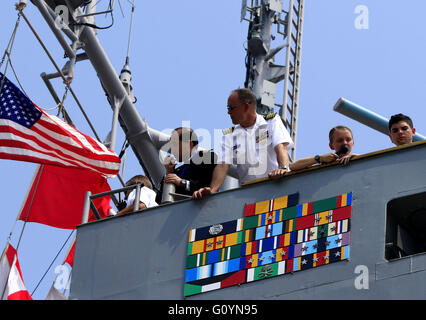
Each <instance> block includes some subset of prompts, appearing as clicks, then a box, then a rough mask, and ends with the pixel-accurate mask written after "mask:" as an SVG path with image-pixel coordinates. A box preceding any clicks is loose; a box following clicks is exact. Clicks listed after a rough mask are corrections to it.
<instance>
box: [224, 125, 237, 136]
mask: <svg viewBox="0 0 426 320" xmlns="http://www.w3.org/2000/svg"><path fill="white" fill-rule="evenodd" d="M234 129H235V127H231V128H228V129H224V130H222V133H223V135H225V134H229V133H232V132H234Z"/></svg>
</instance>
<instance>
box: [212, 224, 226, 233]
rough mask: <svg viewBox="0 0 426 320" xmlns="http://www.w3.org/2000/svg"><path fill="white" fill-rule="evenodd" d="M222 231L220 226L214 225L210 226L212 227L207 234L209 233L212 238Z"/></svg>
mask: <svg viewBox="0 0 426 320" xmlns="http://www.w3.org/2000/svg"><path fill="white" fill-rule="evenodd" d="M222 230H223V226H222V225H221V224H214V225H212V226H211V227H210V229H209V233H210V234H211V235H212V236H215V235H217V234H219V233H221V232H222Z"/></svg>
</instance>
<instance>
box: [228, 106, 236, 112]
mask: <svg viewBox="0 0 426 320" xmlns="http://www.w3.org/2000/svg"><path fill="white" fill-rule="evenodd" d="M237 107H238V106H236V107H235V106H226V108H227V109H228V111H232V110H234V109H235V108H237Z"/></svg>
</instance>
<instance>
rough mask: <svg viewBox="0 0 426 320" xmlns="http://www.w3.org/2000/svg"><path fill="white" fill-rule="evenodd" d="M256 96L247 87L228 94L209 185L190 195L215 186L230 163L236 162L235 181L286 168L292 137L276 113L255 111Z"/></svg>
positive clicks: (283, 171) (278, 172)
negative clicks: (225, 123)
mask: <svg viewBox="0 0 426 320" xmlns="http://www.w3.org/2000/svg"><path fill="white" fill-rule="evenodd" d="M256 104H257V103H256V96H255V95H254V93H253V92H252V91H251V90H249V89H237V90H234V91H232V93H231V95H230V96H229V98H228V114H229V116H230V117H231V120H232V123H233V124H234V125H235V127H232V128H230V129H228V130H225V131H224V135H223V137H222V142H221V145H220V148H219V150H217V154H218V164H217V166H216V168H215V170H214V171H213V177H212V181H211V184H210V187H205V188H201V189H199V190H198V191H195V192H194V194H193V198H195V199H199V198H202V197H203V196H204V195H208V194H211V193H215V192H217V191H218V190H219V188H220V186H221V185H222V183H223V181H224V180H225V177H226V174H227V172H228V170H229V167H230V165H231V164H235V165H236V166H237V172H238V176H239V182H240V183H243V182H246V181H249V180H253V179H256V178H261V177H269V178H271V179H276V178H280V177H282V176H284V175H285V174H286V173H287V172H289V171H290V169H289V156H288V151H287V150H288V149H290V148H291V147H292V146H293V141H292V139H291V137H290V135H289V133H288V132H287V130H286V129H285V127H284V124H283V123H282V121H281V119H280V117H279V116H278V115H275V114H272V115H266V116H261V115H259V114H257V113H256Z"/></svg>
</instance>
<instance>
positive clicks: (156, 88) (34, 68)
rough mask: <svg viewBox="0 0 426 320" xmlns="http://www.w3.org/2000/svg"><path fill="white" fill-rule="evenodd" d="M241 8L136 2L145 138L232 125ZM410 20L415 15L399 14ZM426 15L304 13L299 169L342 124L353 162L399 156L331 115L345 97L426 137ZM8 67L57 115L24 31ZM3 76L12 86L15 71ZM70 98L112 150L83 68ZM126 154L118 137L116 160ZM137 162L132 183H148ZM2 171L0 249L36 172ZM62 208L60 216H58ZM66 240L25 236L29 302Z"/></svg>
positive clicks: (242, 35)
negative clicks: (350, 137) (363, 25)
mask: <svg viewBox="0 0 426 320" xmlns="http://www.w3.org/2000/svg"><path fill="white" fill-rule="evenodd" d="M15 2H16V1H7V3H6V1H4V2H2V4H1V8H2V10H1V13H0V17H1V19H0V21H1V27H2V33H1V34H0V53H1V54H3V52H4V50H5V48H6V45H7V43H8V40H9V37H10V34H11V32H12V30H13V27H14V25H15V21H16V17H17V15H16V11H15V9H14V5H13V3H15ZM104 2H106V1H103V2H101V3H100V5H99V10H103V9H105V6H106V4H105V3H104ZM359 5H364V6H366V7H367V8H368V17H369V19H368V28H367V29H358V28H356V26H355V21H356V19H357V16H358V14H356V13H355V9H356V7H357V6H359ZM121 7H122V9H123V14H124V16H123V15H122V13H121V11H120V6H119V5H118V3H116V5H115V12H114V18H115V19H114V20H115V23H114V25H113V27H111V28H110V29H107V30H101V31H99V39H100V41H101V43H102V44H103V46H104V48H105V51H106V53H107V54H108V56H109V58H110V60H111V62H112V64H113V66H114V67H115V68H116V70H117V73H119V72H120V70H121V68H122V67H123V64H124V61H125V55H126V51H127V36H128V28H129V23H130V4H129V2H128V1H125V0H121ZM240 7H241V1H239V0H217V1H214V2H208V3H207V2H206V1H199V0H185V1H171V0H165V1H161V2H159V1H153V0H151V1H148V0H146V1H136V11H135V21H134V26H133V38H132V42H131V50H130V67H131V70H132V76H133V82H132V83H133V88H134V92H135V95H136V97H137V99H138V100H137V103H136V104H135V105H136V107H137V109H138V110H139V112H140V114H141V115H142V117H144V118H146V120H147V122H148V125H149V126H151V127H153V128H155V129H157V130H165V129H170V128H175V127H178V126H180V125H181V123H182V121H190V125H191V127H192V128H194V129H206V130H208V131H209V132H210V133H211V134H212V135H213V132H214V130H215V129H223V128H228V127H230V126H231V125H232V123H231V121H230V119H229V117H228V115H227V113H226V100H227V97H228V95H229V93H230V91H231V90H232V89H235V88H237V87H242V86H243V84H244V79H245V67H244V57H245V51H244V41H245V40H246V37H247V28H248V24H247V22H242V23H240V9H241V8H240ZM404 8H410V10H409V11H407V12H404V11H403V9H404ZM425 11H426V2H424V1H420V0H407V1H405V2H404V6H403V7H401V2H400V1H396V0H388V1H371V0H345V1H342V0H321V1H309V0H308V1H306V4H305V20H304V35H303V49H302V68H301V83H300V105H299V108H300V109H299V123H298V136H297V158H301V157H306V156H310V155H314V154H318V153H327V152H329V148H328V142H327V139H328V131H329V130H330V128H331V127H333V126H335V125H338V124H343V125H347V126H349V127H350V128H352V130H353V133H354V139H355V147H354V150H353V151H354V152H355V153H368V152H373V151H375V150H380V149H385V148H389V147H392V146H393V145H392V144H391V143H390V140H389V138H388V137H387V136H385V135H383V134H382V133H379V132H377V131H374V130H373V129H370V128H368V127H365V126H364V125H362V124H360V123H358V122H356V121H354V120H351V119H349V118H347V117H345V116H343V115H341V114H339V113H336V112H334V111H333V106H334V104H335V103H336V101H337V100H338V99H339V98H340V97H344V98H347V99H349V100H351V101H353V102H355V103H357V104H359V105H361V106H364V107H366V108H368V109H370V110H372V111H374V112H376V113H378V114H380V115H382V116H384V117H386V118H389V117H390V116H391V115H392V114H395V113H399V112H403V113H405V114H408V115H409V116H411V117H412V119H413V121H414V125H415V127H416V129H417V131H418V132H419V133H421V134H423V135H426V125H425V124H424V122H423V120H424V119H425V115H426V111H425V110H426V109H425V107H424V106H423V103H424V101H425V100H426V60H425V59H424V56H425V52H426V46H425V43H426V39H425V38H426V33H425V32H424V30H425V29H426V22H425V20H424V12H425ZM24 12H25V14H26V15H27V17H28V18H29V20H30V21H31V23H32V24H33V26H34V27H35V29H36V30H37V32H38V33H39V35H40V36H41V38H42V39H43V41H44V42H45V43H46V45H47V47H48V48H49V50H50V51H51V53H52V55H53V56H54V58H55V60H56V62H57V63H58V65H59V66H60V67H62V66H63V65H64V63H65V62H66V60H64V59H63V51H62V50H61V49H60V47H59V44H58V43H57V41H56V39H55V38H54V36H53V34H52V33H51V32H50V30H49V29H48V27H47V25H46V23H45V22H44V20H43V19H42V18H41V15H40V14H39V12H38V11H37V10H36V9H35V7H34V6H33V5H32V4H31V2H30V1H29V4H28V7H27V8H26V9H25V10H24ZM98 23H99V25H109V23H110V18H109V17H108V16H107V17H103V16H102V17H99V18H98ZM12 62H13V66H14V67H15V70H16V72H17V74H18V77H19V79H20V81H21V83H22V85H23V87H24V89H25V90H26V92H27V93H28V95H29V96H30V98H31V99H32V100H33V101H34V102H35V103H36V104H37V105H39V106H41V107H44V108H52V107H54V106H55V103H54V101H53V99H52V97H51V96H50V94H49V92H48V91H47V89H46V87H45V85H44V83H43V82H42V80H41V78H40V73H42V72H46V73H51V72H54V71H55V70H54V68H53V66H52V65H51V63H50V62H49V60H48V58H47V56H46V55H45V54H44V52H43V51H42V49H41V47H40V45H39V44H38V42H37V41H36V39H35V38H34V36H33V35H32V33H31V32H30V30H29V28H28V26H27V25H26V23H25V21H23V20H22V21H21V24H20V27H19V29H18V34H17V36H16V40H15V45H14V48H13V52H12ZM1 71H2V72H3V71H4V65H3V67H2V69H1ZM7 76H8V77H9V78H10V79H11V80H12V81H15V80H14V77H13V74H12V72H11V70H10V69H9V71H8V73H7ZM15 83H16V81H15ZM54 86H55V89H56V90H57V92H58V95H59V96H60V97H62V95H63V93H64V85H63V84H62V83H61V81H59V80H55V81H54ZM72 87H73V89H74V90H75V92H76V94H77V96H78V98H79V99H80V101H81V103H82V104H83V106H84V108H85V111H86V112H87V113H88V115H89V117H90V119H91V120H92V121H93V124H94V126H95V128H96V130H97V131H98V134H99V135H100V137H101V138H102V139H103V138H105V137H106V135H107V133H108V131H109V130H110V128H111V121H112V120H111V119H112V112H111V108H110V106H109V105H108V103H107V101H106V99H105V96H104V93H103V91H102V89H101V86H100V83H99V81H98V79H97V76H96V73H95V72H94V70H93V69H92V68H91V66H90V63H89V62H88V61H83V62H80V63H78V64H77V66H76V70H75V79H74V81H73V83H72ZM65 106H66V107H67V110H68V111H69V113H70V114H71V117H72V119H73V120H74V122H75V123H76V125H77V128H78V129H79V130H81V131H83V132H85V133H87V134H90V135H91V131H90V129H89V127H88V126H87V124H86V123H85V122H84V119H83V117H82V115H81V113H80V111H79V110H78V108H77V106H76V104H75V103H74V101H73V100H72V97H71V95H70V94H68V97H67V100H66V103H65ZM54 112H55V111H53V113H54ZM119 130H120V129H119ZM122 143H123V135H122V133H121V132H120V134H119V135H118V139H117V147H116V152H117V153H118V152H119V151H120V147H121V145H122ZM201 145H202V146H204V147H209V146H211V145H213V141H202V142H201ZM129 150H130V149H129ZM130 153H131V152H129V154H128V156H127V161H126V166H125V172H124V179H125V180H126V179H128V178H130V177H131V176H133V175H134V174H138V173H140V172H141V168H140V166H139V164H138V162H137V160H136V159H135V157H134V156H133V155H131V154H130ZM0 166H1V168H2V170H1V172H2V173H1V179H0V188H1V189H0V190H1V192H0V200H1V203H2V210H1V221H2V222H1V223H0V246H2V248H1V249H3V248H4V245H5V244H6V240H7V237H8V235H9V232H10V230H11V228H12V226H13V223H14V221H15V219H16V216H17V214H18V213H19V211H20V208H21V205H22V201H23V200H24V197H25V194H26V192H27V189H28V187H29V184H30V181H31V179H32V176H33V174H34V170H35V167H36V165H35V164H31V163H25V162H17V161H11V160H0ZM109 183H110V185H111V187H112V188H114V187H119V183H118V181H117V180H116V179H112V180H110V181H109ZM378 187H380V186H379V185H378ZM60 206H61V205H60V204H58V210H60ZM21 229H22V222H21V221H18V222H17V224H16V227H15V230H14V233H13V235H12V240H11V242H12V245H16V243H17V241H18V238H19V235H20V232H21ZM69 233H70V231H69V230H62V229H55V228H51V227H46V226H43V225H40V224H36V223H28V224H27V225H26V227H25V232H24V233H23V236H22V240H21V244H20V247H19V250H18V255H19V260H20V264H21V269H22V272H23V276H24V281H25V284H26V286H27V288H28V290H29V291H30V293H31V292H32V291H33V290H34V288H35V286H36V285H37V283H38V281H39V280H40V279H41V277H42V275H43V274H44V272H45V271H46V270H47V267H48V266H49V264H50V263H51V262H52V260H53V258H54V257H55V255H56V254H57V252H58V250H59V249H60V247H61V246H62V244H63V243H64V241H65V239H66V238H67V237H68V235H69ZM64 254H65V252H63V253H62V254H61V255H60V256H59V257H58V259H57V260H56V261H55V262H54V263H53V267H52V269H51V270H50V271H49V273H48V275H47V276H46V278H45V279H44V281H43V282H42V284H41V285H40V287H39V288H38V289H37V291H36V292H35V294H34V296H33V297H34V298H35V299H44V298H45V296H46V294H47V291H48V289H49V288H50V286H51V284H52V281H53V279H54V271H53V270H54V268H55V267H56V266H58V265H59V264H60V263H61V262H62V260H63V257H64Z"/></svg>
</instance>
